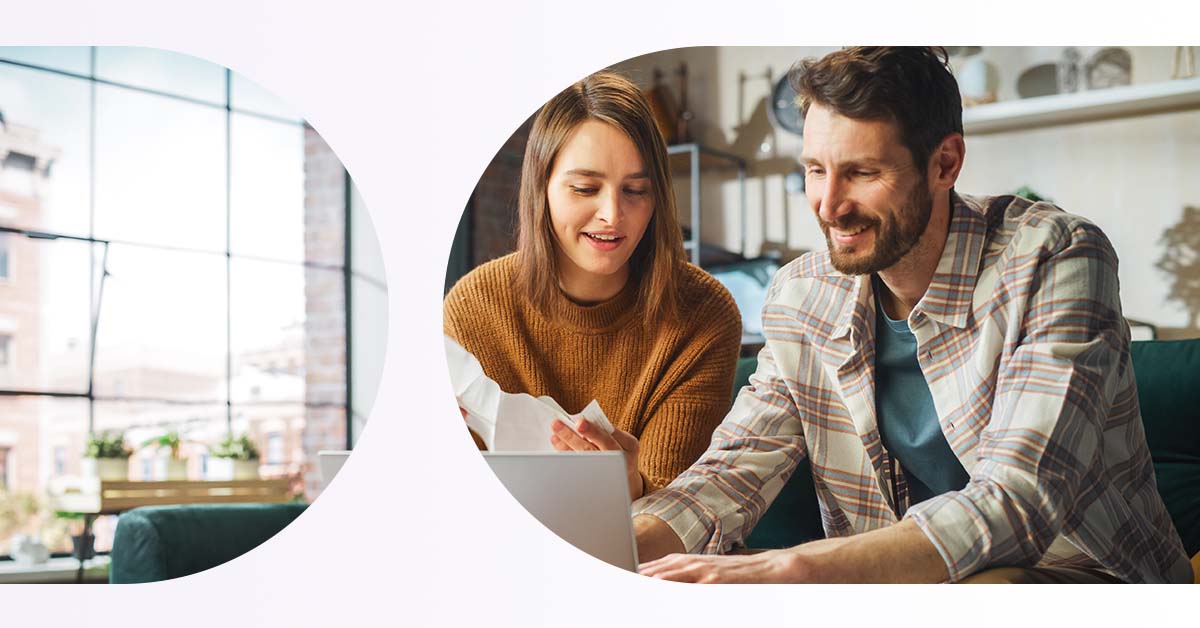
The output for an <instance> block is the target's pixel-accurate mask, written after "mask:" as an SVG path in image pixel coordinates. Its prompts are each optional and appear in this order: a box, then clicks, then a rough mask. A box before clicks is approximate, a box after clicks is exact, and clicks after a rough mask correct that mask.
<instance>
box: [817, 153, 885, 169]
mask: <svg viewBox="0 0 1200 628" xmlns="http://www.w3.org/2000/svg"><path fill="white" fill-rule="evenodd" d="M889 163H890V162H888V161H886V160H884V159H876V158H874V157H861V158H856V159H846V160H843V161H839V162H837V164H835V165H838V166H841V167H843V168H847V167H851V166H872V167H879V166H886V165H888V164H889ZM800 164H801V165H804V166H809V165H818V166H819V165H821V160H819V159H816V158H814V157H805V156H803V155H801V156H800Z"/></svg>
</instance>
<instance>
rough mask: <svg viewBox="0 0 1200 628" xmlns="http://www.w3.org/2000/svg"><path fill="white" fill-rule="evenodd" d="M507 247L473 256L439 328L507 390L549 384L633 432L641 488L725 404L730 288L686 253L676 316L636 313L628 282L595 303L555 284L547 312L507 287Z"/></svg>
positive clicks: (568, 402) (690, 447)
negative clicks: (575, 298)
mask: <svg viewBox="0 0 1200 628" xmlns="http://www.w3.org/2000/svg"><path fill="white" fill-rule="evenodd" d="M515 271H516V256H515V254H510V255H507V256H505V257H502V258H500V259H497V260H493V261H491V262H488V263H486V264H483V265H481V266H479V267H478V268H476V269H475V270H473V271H471V272H470V273H468V274H467V275H466V276H465V277H463V278H462V279H461V280H459V282H458V283H457V284H455V286H454V288H453V289H452V290H450V293H449V294H447V295H446V299H445V301H444V302H443V314H444V326H445V327H444V329H445V333H446V334H447V335H449V336H450V337H452V338H454V339H455V340H457V341H458V343H459V344H461V345H462V346H463V347H464V348H466V350H467V351H470V352H471V353H472V354H474V355H475V357H476V358H478V359H479V363H480V364H481V365H482V366H483V371H484V373H486V374H487V376H488V377H490V378H492V379H493V380H495V381H496V382H497V383H498V384H499V385H500V388H501V389H502V390H504V391H505V392H510V393H521V392H524V393H529V394H531V395H534V396H541V395H548V396H550V397H552V398H553V399H554V400H555V401H557V402H558V403H559V405H561V406H562V407H563V409H564V410H566V411H567V412H571V413H575V412H579V411H581V410H583V408H584V406H586V405H587V404H588V402H590V401H591V400H592V399H596V400H597V401H599V402H600V407H601V408H602V409H603V410H604V413H605V414H607V415H608V418H609V419H610V420H611V421H612V423H613V425H614V426H616V427H617V428H619V429H622V430H625V431H626V432H629V433H630V434H633V435H634V436H636V437H637V438H638V440H639V441H640V444H641V451H640V455H639V457H638V466H639V467H640V470H641V472H642V474H643V475H644V476H645V477H646V480H647V487H646V488H647V492H649V491H650V490H655V489H658V488H662V487H663V486H665V485H666V484H667V483H669V482H670V481H671V480H673V479H674V478H675V476H677V475H679V474H680V473H681V472H683V471H684V470H685V469H687V468H688V467H689V466H690V465H691V464H692V463H693V462H695V461H696V459H697V458H699V457H700V454H701V453H703V452H704V449H705V448H706V447H707V446H708V443H709V440H710V439H711V437H712V432H713V430H714V429H716V426H717V424H719V423H720V422H721V419H722V418H724V416H725V413H726V411H728V410H729V406H730V391H731V389H732V388H733V376H734V370H735V368H736V363H737V357H738V350H739V348H740V345H741V335H742V322H741V316H740V315H739V313H738V309H737V305H736V304H735V303H734V301H733V298H732V297H731V296H730V295H729V292H728V291H727V290H726V289H725V287H724V286H722V285H721V284H720V283H719V282H718V281H717V280H716V279H714V278H713V277H712V276H711V275H709V274H708V273H706V272H704V271H703V270H700V269H699V268H697V267H696V266H693V265H691V264H686V265H685V267H684V268H683V269H682V271H681V277H680V282H679V286H680V292H681V295H682V297H683V298H682V303H683V308H682V320H681V321H680V322H677V323H674V324H662V325H658V326H646V325H642V324H641V320H640V318H639V314H640V311H639V310H638V308H637V307H636V305H637V290H636V285H635V284H636V282H635V281H630V282H629V283H628V284H627V285H626V286H625V288H624V289H623V290H622V291H621V293H620V294H618V295H617V296H615V297H613V298H612V299H610V300H608V301H605V302H603V303H599V304H596V305H589V306H582V305H578V304H576V303H574V302H572V301H571V300H570V299H568V298H567V297H566V296H565V295H563V294H562V293H561V292H556V295H557V296H556V297H555V300H554V302H553V303H552V305H551V307H550V311H549V313H548V315H543V314H542V313H540V312H538V311H537V309H536V308H534V307H533V306H532V305H531V304H529V303H528V301H527V300H525V299H524V298H523V297H519V296H518V295H516V294H515V292H514V291H513V289H512V288H511V287H510V286H511V285H512V283H513V277H514V275H515Z"/></svg>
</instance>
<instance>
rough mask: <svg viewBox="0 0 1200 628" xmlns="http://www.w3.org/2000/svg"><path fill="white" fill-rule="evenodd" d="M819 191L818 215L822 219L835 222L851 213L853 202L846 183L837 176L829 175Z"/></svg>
mask: <svg viewBox="0 0 1200 628" xmlns="http://www.w3.org/2000/svg"><path fill="white" fill-rule="evenodd" d="M814 187H816V186H814ZM817 191H818V193H819V196H818V198H817V202H818V203H819V205H818V207H817V217H818V218H820V219H821V220H822V221H824V222H827V223H835V222H837V221H838V219H839V218H841V217H842V216H844V215H846V214H848V213H850V210H851V205H852V204H851V203H850V202H849V199H848V198H847V196H846V185H845V183H843V182H841V181H840V180H838V178H837V177H827V178H826V179H825V180H824V181H823V182H822V185H821V187H820V188H819V189H818V190H817Z"/></svg>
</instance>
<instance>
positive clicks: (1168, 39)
mask: <svg viewBox="0 0 1200 628" xmlns="http://www.w3.org/2000/svg"><path fill="white" fill-rule="evenodd" d="M1170 5H1171V3H1168V2H1147V1H1140V2H1137V3H1135V4H1134V5H1121V6H1113V7H1112V8H1108V7H1106V6H1105V5H1104V4H1102V3H1099V2H1081V3H1066V2H1062V3H1050V2H1005V3H1003V4H1002V5H999V7H1001V8H996V9H992V8H984V7H983V5H982V4H981V5H978V6H976V5H972V4H969V3H965V2H954V3H943V4H939V5H936V6H935V5H934V4H932V3H915V2H855V3H850V2H834V3H827V2H821V3H816V2H808V3H805V2H801V1H797V0H793V1H791V2H768V1H761V0H760V1H752V0H737V1H735V2H732V1H731V2H726V3H713V4H712V5H711V6H707V5H704V4H703V3H700V2H697V1H695V0H693V1H690V2H677V1H676V2H652V1H651V0H635V1H628V0H619V1H613V0H592V1H591V2H586V3H578V4H576V3H567V2H562V3H558V2H542V3H539V2H520V3H516V2H511V3H495V4H488V5H481V6H476V5H475V4H473V3H464V2H440V3H435V2H433V1H429V2H422V3H419V4H415V5H413V6H411V7H410V6H405V5H401V4H400V3H388V4H384V3H382V2H377V3H365V2H357V1H355V2H348V1H346V0H327V1H325V2H311V1H303V2H299V1H293V2H283V1H268V0H242V1H241V2H229V1H225V0H219V1H218V0H207V1H205V2H188V3H181V2H166V1H159V2H148V1H147V2H134V1H128V0H107V1H106V2H88V1H86V0H76V1H73V2H47V1H40V2H38V1H32V0H22V1H19V2H12V1H6V2H5V3H4V4H3V6H0V9H2V10H0V45H25V44H74V45H88V44H98V45H137V46H152V47H159V48H167V49H171V50H175V51H179V52H184V53H188V54H193V55H196V56H200V57H203V58H205V59H208V60H210V61H213V62H216V63H220V64H223V65H227V66H229V67H231V68H233V69H234V70H237V71H238V72H241V73H243V74H245V75H247V76H248V77H250V78H251V79H253V80H255V81H257V82H259V83H261V84H262V85H263V86H265V87H267V88H268V89H270V90H272V91H274V92H275V93H277V94H278V95H280V96H281V97H282V98H283V99H284V100H285V101H287V102H289V103H291V104H292V105H293V106H294V108H295V109H296V110H297V111H298V112H299V113H300V114H301V115H303V117H304V118H306V119H307V120H308V121H309V122H310V123H311V124H312V125H313V127H314V128H316V129H317V131H318V132H320V134H321V135H322V136H323V137H324V138H325V140H326V141H327V142H329V144H330V146H332V147H333V149H334V151H335V152H336V153H337V154H338V156H340V157H341V159H342V161H343V162H344V163H345V164H346V166H347V168H348V169H349V170H350V172H351V174H352V175H353V176H354V178H355V180H356V181H357V184H358V186H359V189H360V190H361V192H362V195H363V198H364V199H365V201H366V205H367V207H368V208H369V210H370V213H371V215H372V219H373V220H374V222H375V225H376V226H377V229H378V231H379V236H380V239H381V240H382V243H383V248H384V255H385V258H386V264H387V273H388V288H389V298H390V311H391V312H392V315H391V329H392V333H390V334H389V337H388V344H389V346H388V359H387V363H386V366H385V371H384V374H383V379H382V386H381V390H380V393H379V397H378V399H377V401H376V404H375V408H374V411H373V412H372V414H371V418H370V421H369V423H368V425H367V428H366V430H365V432H364V433H363V435H362V439H361V440H360V441H359V444H358V447H357V449H356V453H355V455H354V456H352V457H351V459H350V461H349V462H348V463H347V465H346V467H345V468H344V469H343V471H342V474H341V475H340V476H339V477H338V479H337V481H336V482H334V484H333V485H332V486H331V487H330V489H329V490H327V491H326V492H325V493H324V495H323V496H322V497H321V498H320V499H319V500H318V502H317V503H316V504H315V505H314V506H313V507H312V508H310V509H309V510H308V511H307V512H306V513H305V514H304V515H303V516H301V517H300V519H298V520H297V521H296V523H295V524H293V525H292V526H289V527H288V528H287V529H285V530H284V531H283V532H282V533H280V534H279V535H278V536H276V537H275V538H273V539H272V540H271V541H269V542H268V543H266V544H265V545H263V546H262V547H260V548H258V549H257V550H255V551H253V552H251V553H249V554H247V555H245V556H243V557H241V558H239V559H237V560H234V561H232V562H231V563H229V564H226V565H224V566H222V567H220V568H217V569H215V570H211V571H208V572H205V573H201V574H198V575H195V576H192V577H189V578H185V579H181V580H176V581H169V582H164V583H157V584H151V585H137V586H123V587H109V586H66V587H64V586H20V585H8V586H4V587H2V588H0V623H3V624H4V625H7V626H29V625H67V624H68V623H70V624H73V625H81V626H82V625H121V626H142V625H145V626H159V627H161V626H200V625H204V626H213V625H219V626H249V625H270V626H313V625H327V626H342V625H413V626H426V625H437V626H443V625H446V626H449V625H454V626H535V625H552V626H613V625H617V624H620V625H658V626H664V625H685V624H688V623H694V625H704V626H724V625H729V626H751V625H765V621H768V620H772V619H774V620H778V621H781V622H786V623H787V624H788V625H811V624H818V625H819V624H823V623H826V622H828V623H830V624H831V625H839V626H840V625H858V624H868V623H869V624H874V625H885V626H910V625H911V626H917V625H920V626H930V625H947V626H972V627H973V626H1014V625H1017V622H1021V625H1025V624H1026V623H1029V624H1030V625H1046V624H1049V623H1050V621H1056V623H1057V622H1063V623H1064V625H1080V624H1082V625H1096V624H1103V625H1114V626H1116V625H1122V626H1125V625H1129V626H1143V625H1154V624H1158V623H1164V624H1165V623H1167V622H1170V623H1171V624H1172V625H1173V624H1175V623H1177V622H1178V621H1180V620H1182V621H1183V622H1184V623H1187V622H1193V621H1195V618H1196V616H1197V614H1196V610H1195V601H1196V600H1197V599H1200V595H1198V593H1197V591H1198V589H1194V588H1191V587H1114V588H1106V589H1103V590H1100V589H1098V588H1095V587H1093V588H1090V589H1084V588H1080V587H1043V588H1041V589H1035V588H1031V587H1026V588H1020V589H1017V590H1014V589H1011V588H1010V589H1005V590H1004V591H999V590H997V589H996V588H989V587H982V588H980V587H976V588H969V587H952V588H947V587H938V586H924V587H787V586H757V587H745V586H743V587H698V586H691V585H679V584H674V583H666V582H658V581H653V580H650V579H646V578H642V577H640V576H636V575H633V574H628V573H624V572H620V571H617V570H615V569H613V568H610V567H608V566H607V565H605V564H603V563H600V562H599V561H596V560H594V559H592V558H590V557H588V556H585V555H583V554H581V553H579V552H578V551H576V550H574V548H571V547H569V546H567V545H566V544H565V543H563V542H562V541H560V540H559V539H558V538H557V537H554V536H553V535H551V534H550V533H549V532H547V531H546V530H544V529H543V528H541V527H540V526H539V525H537V524H536V523H535V522H534V521H533V519H532V518H531V517H530V516H529V515H528V514H527V513H525V512H524V511H523V510H522V509H520V507H519V506H518V505H517V504H516V503H515V502H513V501H512V499H511V498H509V497H508V495H507V493H505V492H504V490H503V489H502V488H501V487H500V485H499V483H498V482H497V481H496V479H495V478H494V477H493V476H492V475H491V474H490V472H488V471H487V469H486V467H485V466H484V463H483V461H482V459H481V458H480V457H479V455H478V454H477V453H476V452H475V450H474V447H473V445H472V444H471V441H470V440H469V439H468V438H467V436H466V432H465V431H464V430H463V429H462V426H461V421H459V420H458V418H457V410H456V409H455V407H454V404H453V400H452V395H451V393H450V387H449V380H448V377H447V375H446V370H445V361H444V356H443V354H442V342H441V334H440V329H441V296H442V283H443V279H444V268H445V265H444V262H443V260H446V259H447V256H448V253H449V248H450V241H451V237H452V235H453V231H454V228H455V226H456V224H457V222H458V218H459V214H460V212H461V211H462V208H463V207H464V205H465V203H466V201H467V198H468V196H469V195H470V193H471V190H472V188H473V186H474V184H475V181H476V180H477V179H478V177H479V175H480V174H481V173H482V171H483V168H484V166H485V165H486V164H487V163H488V161H489V160H490V159H491V157H492V156H493V155H494V153H495V151H496V150H497V149H498V148H499V147H500V146H501V144H502V143H503V142H504V140H505V139H506V138H507V137H508V136H509V134H510V133H511V132H512V131H513V129H514V128H516V126H517V125H519V124H520V122H522V121H523V120H525V118H526V117H528V116H529V114H530V113H532V112H533V111H534V110H535V109H536V108H537V107H538V106H539V105H540V104H541V103H542V102H544V101H545V100H546V99H548V98H549V97H550V96H552V95H553V94H554V93H555V92H557V91H558V90H560V89H561V88H563V87H565V86H566V85H568V84H569V83H571V82H572V81H574V80H576V79H578V78H579V77H581V76H583V75H584V74H587V73H589V72H591V71H594V70H596V69H599V68H601V67H604V66H607V65H610V64H612V63H615V62H617V61H619V60H622V59H626V58H628V57H632V56H635V55H638V54H643V53H646V52H650V51H653V50H660V49H666V48H675V47H680V46H692V45H766V44H770V45H842V44H849V43H911V44H916V43H930V42H933V43H945V44H967V43H970V44H982V45H995V44H1000V43H1022V44H1029V43H1041V44H1066V43H1071V44H1075V45H1093V44H1095V45H1099V44H1107V45H1133V44H1142V45H1171V44H1181V43H1182V44H1186V43H1197V42H1196V40H1197V37H1198V34H1200V20H1197V19H1196V18H1197V15H1196V9H1194V8H1192V9H1187V10H1186V11H1187V12H1188V13H1189V14H1181V12H1182V11H1185V10H1182V9H1176V8H1172V9H1165V8H1164V9H1162V10H1154V9H1155V8H1156V7H1168V6H1170ZM1014 33H1022V34H1023V35H1022V36H1021V37H1020V38H1015V37H1014V35H1013V34H1014ZM1051 618H1052V619H1051ZM35 622H36V623H35Z"/></svg>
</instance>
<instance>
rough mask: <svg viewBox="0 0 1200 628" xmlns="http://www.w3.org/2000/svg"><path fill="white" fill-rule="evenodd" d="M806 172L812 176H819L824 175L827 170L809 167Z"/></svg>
mask: <svg viewBox="0 0 1200 628" xmlns="http://www.w3.org/2000/svg"><path fill="white" fill-rule="evenodd" d="M805 174H807V175H810V176H814V177H819V176H822V175H824V174H825V171H824V170H822V169H820V168H809V169H808V170H807V171H806V172H805Z"/></svg>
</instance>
